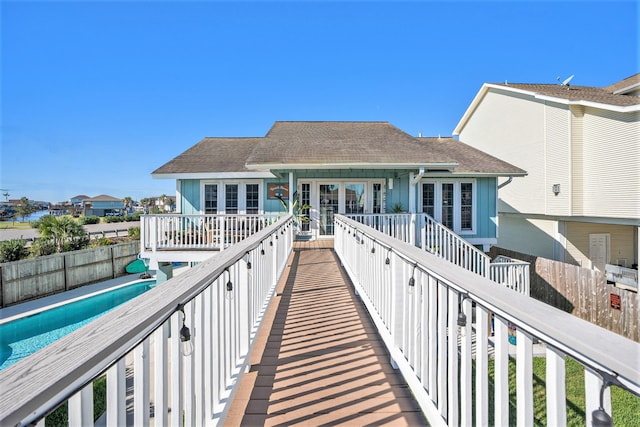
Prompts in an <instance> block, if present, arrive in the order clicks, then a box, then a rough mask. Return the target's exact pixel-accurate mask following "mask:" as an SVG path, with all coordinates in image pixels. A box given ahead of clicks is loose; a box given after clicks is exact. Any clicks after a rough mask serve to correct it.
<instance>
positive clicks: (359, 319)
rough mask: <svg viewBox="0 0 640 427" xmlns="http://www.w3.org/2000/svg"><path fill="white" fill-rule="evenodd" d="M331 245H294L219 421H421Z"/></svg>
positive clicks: (235, 423) (281, 423) (247, 423)
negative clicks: (230, 401) (248, 364)
mask: <svg viewBox="0 0 640 427" xmlns="http://www.w3.org/2000/svg"><path fill="white" fill-rule="evenodd" d="M332 246H333V241H330V240H329V241H322V240H320V241H315V242H296V244H295V245H294V252H293V254H292V257H291V258H290V262H289V266H288V268H287V269H288V271H287V272H285V275H284V276H283V280H282V281H281V283H280V284H279V289H278V296H276V297H275V298H274V300H273V301H272V303H271V306H270V308H269V311H268V314H267V317H266V319H265V324H264V325H263V328H262V330H261V331H260V336H259V338H258V342H257V344H256V347H255V348H254V352H253V354H252V361H251V363H252V369H251V370H250V372H248V373H247V374H245V375H244V377H243V381H242V383H241V387H240V390H239V391H238V393H237V394H236V396H235V399H234V400H233V404H232V406H231V409H230V413H229V416H228V417H227V420H226V423H225V425H229V426H239V425H242V426H263V425H264V426H291V425H305V426H314V425H332V426H334V425H349V426H354V425H355V426H361V425H394V426H403V425H405V426H406V425H411V426H421V425H427V423H426V421H425V419H424V418H423V416H422V414H421V412H420V410H419V408H418V405H417V404H416V402H415V401H414V399H413V398H412V396H411V393H410V391H409V390H408V388H407V387H406V386H405V384H404V381H403V379H402V378H401V377H400V375H399V374H398V373H397V371H395V370H394V369H393V368H392V367H391V364H390V359H389V355H388V353H387V351H386V348H385V347H384V344H383V343H382V342H381V341H380V339H379V338H378V336H377V332H376V330H375V328H374V326H373V324H372V322H371V321H370V319H369V317H368V314H367V312H366V310H365V309H364V306H363V305H362V303H361V302H360V301H359V299H358V298H357V297H356V296H355V295H354V292H353V288H352V287H351V285H350V283H349V278H348V277H347V276H346V273H345V272H344V270H343V269H342V268H341V267H340V263H339V260H338V258H337V256H336V255H335V253H334V252H333V250H332Z"/></svg>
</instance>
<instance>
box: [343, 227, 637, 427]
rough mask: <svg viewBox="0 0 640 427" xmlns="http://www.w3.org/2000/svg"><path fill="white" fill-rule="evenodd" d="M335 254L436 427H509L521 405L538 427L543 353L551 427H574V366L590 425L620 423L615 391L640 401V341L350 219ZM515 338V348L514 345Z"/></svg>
mask: <svg viewBox="0 0 640 427" xmlns="http://www.w3.org/2000/svg"><path fill="white" fill-rule="evenodd" d="M334 247H335V250H336V252H337V254H338V256H339V258H340V260H341V262H342V264H343V265H344V267H345V269H346V271H347V273H348V274H349V276H350V278H351V280H352V282H353V284H354V286H355V288H356V291H357V293H358V295H359V296H360V297H361V298H362V301H363V302H364V304H365V305H366V307H367V309H368V311H369V313H370V314H371V317H372V319H373V321H374V323H375V324H376V326H377V328H378V331H379V333H380V335H381V337H382V339H383V340H384V342H385V344H386V346H387V348H388V349H389V352H390V354H391V357H392V359H393V361H394V362H395V363H396V364H397V366H398V368H399V370H400V371H401V373H402V374H403V376H404V378H405V380H406V381H407V383H408V385H409V387H410V388H411V390H412V392H413V395H414V396H415V397H416V399H417V400H418V402H419V404H420V406H421V408H422V410H423V412H424V414H425V416H426V417H427V419H428V422H429V423H430V425H435V426H438V425H440V426H444V425H450V426H457V425H464V426H467V425H474V424H475V425H478V426H481V425H489V423H490V420H491V423H492V424H493V425H499V426H503V425H510V424H511V422H510V420H509V411H510V406H512V405H514V406H515V423H516V424H517V425H519V426H529V425H533V424H534V413H533V408H534V405H533V402H534V391H533V370H532V366H533V359H534V355H533V348H534V343H535V344H536V348H539V349H540V350H541V351H543V357H545V359H546V378H545V379H544V380H543V382H542V384H543V387H544V389H545V398H546V422H547V424H548V425H554V426H563V425H566V424H567V402H566V390H565V388H566V387H565V381H566V375H567V372H566V371H565V357H570V358H572V359H575V360H576V361H577V362H578V363H580V364H582V365H583V366H584V367H585V396H584V398H585V401H586V414H587V415H586V419H587V424H588V425H591V414H592V412H593V411H595V410H596V409H598V408H599V407H600V406H602V407H603V408H604V410H605V411H606V412H607V413H608V414H611V394H610V388H607V386H608V385H610V384H613V385H615V386H618V387H623V388H625V389H627V390H629V391H631V392H632V393H634V394H635V395H638V396H640V367H639V366H638V363H637V357H638V354H640V345H639V344H638V343H636V342H634V341H631V340H629V339H626V338H624V337H622V336H620V335H617V334H615V333H612V332H610V331H607V330H605V329H603V328H600V327H598V326H595V325H593V324H591V323H589V322H586V321H584V320H582V319H579V318H577V317H574V316H572V315H570V314H568V313H565V312H563V311H561V310H557V309H554V308H553V307H550V306H548V305H546V304H544V303H542V302H540V301H536V300H534V299H532V298H528V297H527V296H525V295H521V294H519V293H516V292H512V291H510V290H509V289H506V288H505V287H503V286H498V285H496V283H495V282H492V281H490V280H489V279H488V278H482V277H479V276H478V275H477V274H473V273H471V272H470V271H467V270H465V269H463V268H452V267H451V264H450V263H449V262H447V261H445V260H444V259H441V258H439V257H437V256H435V255H434V254H431V253H428V252H425V251H423V250H421V249H419V248H417V247H415V246H413V245H409V244H406V243H403V242H399V241H397V240H395V239H392V238H390V237H388V236H386V235H385V234H382V233H380V232H378V231H376V230H372V229H371V228H368V227H365V226H363V225H361V224H359V223H357V222H355V221H353V220H350V219H348V218H346V217H344V216H340V215H338V216H336V234H335V242H334ZM491 318H493V323H494V334H493V335H490V333H489V328H488V324H489V321H490V319H491ZM514 328H515V338H516V344H515V345H510V344H509V334H510V332H512V331H513V329H514ZM612 349H615V351H612ZM510 358H514V359H515V362H516V373H515V379H510V378H509V359H510ZM490 359H491V360H492V362H491V363H492V364H493V366H494V369H493V374H492V377H493V387H490V386H489V374H488V372H489V365H490V362H489V360H490ZM510 381H514V382H515V389H516V402H515V403H514V402H510V396H509V389H510V387H509V382H510ZM512 384H513V383H512ZM538 384H540V383H538ZM603 384H604V387H602V386H603ZM601 389H603V390H604V393H602V394H601ZM472 391H473V393H472ZM490 396H491V400H492V401H493V402H494V403H493V407H494V411H493V413H492V414H491V416H490V415H489V407H490V406H489V401H490ZM601 396H602V398H601ZM601 399H602V400H601ZM472 408H475V413H472ZM512 410H513V409H512ZM512 421H513V420H512Z"/></svg>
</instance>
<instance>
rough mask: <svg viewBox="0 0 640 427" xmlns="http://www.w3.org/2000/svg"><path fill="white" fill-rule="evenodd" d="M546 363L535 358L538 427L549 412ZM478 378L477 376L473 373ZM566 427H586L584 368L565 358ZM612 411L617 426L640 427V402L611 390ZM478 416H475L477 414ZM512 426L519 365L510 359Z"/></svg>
mask: <svg viewBox="0 0 640 427" xmlns="http://www.w3.org/2000/svg"><path fill="white" fill-rule="evenodd" d="M488 371H489V425H493V418H494V396H493V393H492V390H493V389H494V360H493V359H490V360H489V366H488ZM545 371H546V359H545V358H544V357H534V358H533V414H534V424H533V425H535V426H546V425H547V408H546V390H545V376H546V373H545ZM474 375H475V373H474ZM565 376H566V380H565V381H566V395H567V426H584V425H586V419H587V416H588V417H589V418H591V414H585V396H584V368H583V367H582V365H580V364H579V363H578V362H576V361H575V360H573V359H571V358H568V357H567V358H566V374H565ZM611 411H612V412H613V414H609V415H612V417H613V423H614V425H615V426H618V427H619V426H638V425H640V398H639V397H637V396H635V395H633V394H632V393H629V392H628V391H626V390H623V389H620V388H618V387H613V386H612V387H611ZM474 415H475V414H474ZM509 425H516V361H515V360H514V359H509Z"/></svg>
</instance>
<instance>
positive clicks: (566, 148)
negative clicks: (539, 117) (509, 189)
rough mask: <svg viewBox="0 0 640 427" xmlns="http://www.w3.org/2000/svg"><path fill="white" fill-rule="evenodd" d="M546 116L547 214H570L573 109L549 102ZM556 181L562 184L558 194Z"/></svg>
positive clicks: (545, 190) (545, 192) (545, 187)
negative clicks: (554, 190)
mask: <svg viewBox="0 0 640 427" xmlns="http://www.w3.org/2000/svg"><path fill="white" fill-rule="evenodd" d="M545 119H546V120H545V123H546V126H545V170H546V174H545V178H546V181H545V186H544V194H545V202H546V211H545V214H547V215H571V191H572V190H571V153H570V146H571V143H570V138H569V136H570V132H569V131H570V123H571V113H570V111H569V109H568V108H567V106H565V105H561V104H556V103H550V104H548V105H547V106H546V108H545ZM554 185H558V186H559V187H560V192H559V193H558V194H557V195H556V194H555V193H554V192H553V190H552V188H553V186H554Z"/></svg>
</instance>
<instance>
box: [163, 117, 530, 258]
mask: <svg viewBox="0 0 640 427" xmlns="http://www.w3.org/2000/svg"><path fill="white" fill-rule="evenodd" d="M525 174H526V172H525V171H524V170H522V169H520V168H518V167H515V166H513V165H511V164H509V163H507V162H505V161H502V160H500V159H498V158H497V157H494V156H491V155H488V154H486V153H484V152H482V151H480V150H478V149H476V148H473V147H471V146H469V145H466V144H464V143H462V142H460V141H457V140H455V139H453V138H421V137H418V138H417V137H413V136H411V135H408V134H407V133H405V132H403V131H401V130H400V129H398V128H396V127H395V126H393V125H391V124H389V123H387V122H276V123H275V124H274V125H273V126H272V128H271V129H270V130H269V132H268V133H267V134H266V136H264V137H251V138H205V139H203V140H202V141H200V142H199V143H198V144H196V145H195V146H193V147H191V148H190V149H188V150H187V151H185V152H184V153H182V154H180V155H179V156H177V157H176V158H174V159H173V160H171V161H169V162H168V163H166V164H165V165H163V166H161V167H160V168H158V169H157V170H155V171H154V172H153V174H152V175H153V177H154V178H164V179H175V180H176V183H177V184H176V188H177V194H176V196H177V197H176V204H177V212H178V213H180V214H185V215H188V214H227V215H228V214H262V213H282V212H284V211H285V209H284V208H283V205H282V203H281V201H280V199H283V200H284V201H286V203H287V204H288V206H289V207H290V206H291V204H292V202H293V198H294V193H295V192H297V197H298V199H299V202H300V204H301V205H309V206H311V209H310V210H309V212H308V214H309V218H310V222H306V223H302V225H301V228H300V229H299V230H298V233H299V234H302V235H305V236H307V237H309V238H314V239H322V238H333V234H334V229H333V216H334V214H336V213H344V214H370V213H385V212H394V211H397V210H401V211H405V212H410V213H418V212H425V213H428V214H429V215H431V216H432V217H434V218H435V219H436V220H438V221H440V222H442V223H443V224H444V225H446V226H447V227H449V228H450V229H451V230H453V231H455V232H456V233H458V234H460V235H461V236H463V237H464V238H465V239H466V240H467V241H469V242H470V243H471V244H473V245H479V246H482V247H483V248H485V249H488V248H489V246H490V245H492V244H494V243H496V241H497V235H498V230H497V191H498V187H497V181H498V177H519V176H524V175H525Z"/></svg>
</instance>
